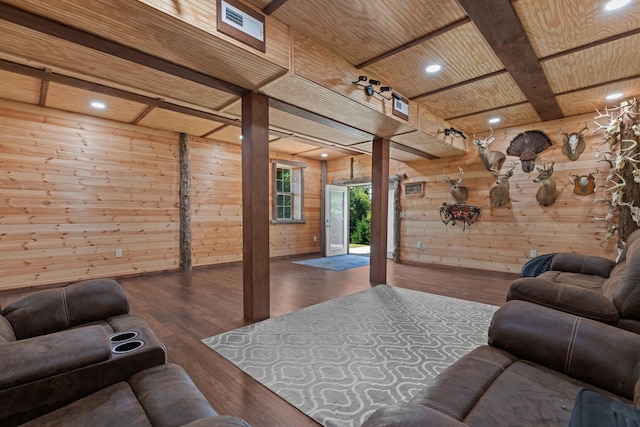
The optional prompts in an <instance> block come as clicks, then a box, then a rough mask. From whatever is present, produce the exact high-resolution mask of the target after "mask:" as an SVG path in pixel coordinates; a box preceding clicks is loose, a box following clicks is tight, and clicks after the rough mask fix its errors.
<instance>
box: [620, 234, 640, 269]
mask: <svg viewBox="0 0 640 427" xmlns="http://www.w3.org/2000/svg"><path fill="white" fill-rule="evenodd" d="M637 240H640V230H636V231H634V232H633V233H631V234H630V235H629V237H627V241H626V242H625V245H624V248H623V249H622V252H620V255H619V256H618V262H622V261H624V260H626V259H627V253H628V252H629V249H630V247H631V245H632V244H633V242H635V241H637Z"/></svg>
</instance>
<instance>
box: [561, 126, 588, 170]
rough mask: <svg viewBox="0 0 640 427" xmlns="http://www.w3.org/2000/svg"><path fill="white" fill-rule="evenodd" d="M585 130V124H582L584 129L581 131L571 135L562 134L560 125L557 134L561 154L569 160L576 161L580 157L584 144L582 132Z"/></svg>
mask: <svg viewBox="0 0 640 427" xmlns="http://www.w3.org/2000/svg"><path fill="white" fill-rule="evenodd" d="M585 130H589V127H588V126H587V122H584V128H583V129H582V130H581V131H578V132H571V133H566V132H562V125H560V131H559V132H558V134H559V135H560V136H561V138H562V152H563V153H564V155H565V156H567V157H568V158H569V160H573V161H575V160H578V157H580V154H582V152H583V151H584V149H585V143H584V135H583V132H584V131H585Z"/></svg>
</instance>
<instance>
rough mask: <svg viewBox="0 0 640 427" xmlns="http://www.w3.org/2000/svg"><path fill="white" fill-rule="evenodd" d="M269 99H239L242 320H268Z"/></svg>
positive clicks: (253, 96) (254, 96) (250, 95)
mask: <svg viewBox="0 0 640 427" xmlns="http://www.w3.org/2000/svg"><path fill="white" fill-rule="evenodd" d="M269 222H270V219H269V100H268V98H267V97H266V96H264V95H261V94H258V93H255V92H251V93H248V94H246V95H244V96H243V97H242V284H243V291H244V294H243V295H244V297H243V298H244V317H245V319H247V320H250V321H252V322H257V321H260V320H264V319H268V318H269V315H270V301H269V298H270V292H269Z"/></svg>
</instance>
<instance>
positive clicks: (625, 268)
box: [602, 233, 640, 319]
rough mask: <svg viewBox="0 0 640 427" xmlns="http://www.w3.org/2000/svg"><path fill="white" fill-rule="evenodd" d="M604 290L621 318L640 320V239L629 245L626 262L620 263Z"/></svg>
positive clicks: (605, 284)
mask: <svg viewBox="0 0 640 427" xmlns="http://www.w3.org/2000/svg"><path fill="white" fill-rule="evenodd" d="M634 234H635V233H634ZM602 290H603V294H605V292H606V295H607V296H609V298H611V300H612V301H613V304H614V305H615V306H616V308H617V309H618V312H620V317H624V318H628V319H640V239H635V240H634V241H633V242H632V243H631V244H630V245H629V247H628V248H627V252H626V260H625V261H623V262H621V263H618V265H617V266H616V267H615V268H614V270H613V271H612V272H611V275H610V276H609V279H607V281H606V282H605V283H604V285H603V289H602Z"/></svg>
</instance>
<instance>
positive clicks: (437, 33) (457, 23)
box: [356, 17, 471, 69]
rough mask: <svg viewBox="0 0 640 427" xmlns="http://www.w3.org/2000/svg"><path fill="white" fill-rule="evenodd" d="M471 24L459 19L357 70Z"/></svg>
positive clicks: (361, 64)
mask: <svg viewBox="0 0 640 427" xmlns="http://www.w3.org/2000/svg"><path fill="white" fill-rule="evenodd" d="M469 22H471V19H470V18H468V17H465V18H462V19H459V20H457V21H455V22H452V23H451V24H449V25H446V26H444V27H442V28H439V29H437V30H435V31H432V32H430V33H429V34H425V35H424V36H421V37H418V38H417V39H415V40H411V41H410V42H407V43H405V44H403V45H402V46H398V47H396V48H394V49H391V50H390V51H388V52H385V53H382V54H380V55H378V56H376V57H375V58H371V59H369V60H367V61H364V62H362V63H360V64H358V65H356V68H357V69H361V68H364V67H367V66H369V65H371V64H375V63H376V62H378V61H382V60H383V59H385V58H388V57H390V56H393V55H396V54H398V53H400V52H402V51H404V50H407V49H409V48H410V47H413V46H416V45H419V44H421V43H424V42H426V41H427V40H430V39H432V38H434V37H438V36H440V35H442V34H444V33H446V32H448V31H451V30H453V29H455V28H457V27H459V26H460V25H464V24H467V23H469Z"/></svg>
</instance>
